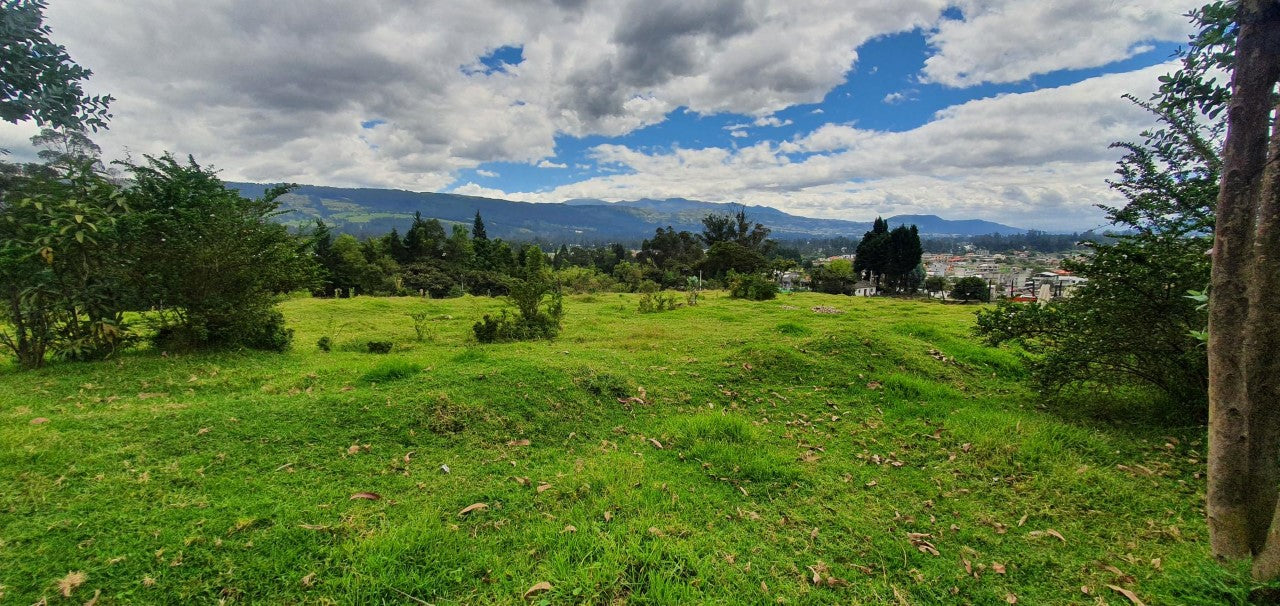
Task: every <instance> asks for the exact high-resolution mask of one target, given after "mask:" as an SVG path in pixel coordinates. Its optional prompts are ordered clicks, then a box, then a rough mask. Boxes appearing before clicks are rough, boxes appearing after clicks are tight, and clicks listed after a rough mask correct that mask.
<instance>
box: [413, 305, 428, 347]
mask: <svg viewBox="0 0 1280 606" xmlns="http://www.w3.org/2000/svg"><path fill="white" fill-rule="evenodd" d="M428 317H429V316H428V315H427V313H426V312H424V311H417V312H414V313H411V314H409V319H411V320H413V334H414V335H415V336H416V337H417V339H418V341H419V342H421V341H422V340H424V339H426V338H427V319H428Z"/></svg>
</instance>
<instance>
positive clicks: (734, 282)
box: [729, 273, 778, 301]
mask: <svg viewBox="0 0 1280 606" xmlns="http://www.w3.org/2000/svg"><path fill="white" fill-rule="evenodd" d="M729 296H730V297H733V298H735V299H747V300H750V301H767V300H769V299H772V298H774V297H777V296H778V285H777V284H776V283H774V281H773V280H769V279H767V278H765V277H764V276H761V275H759V274H736V273H731V274H730V275H729Z"/></svg>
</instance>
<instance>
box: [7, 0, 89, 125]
mask: <svg viewBox="0 0 1280 606" xmlns="http://www.w3.org/2000/svg"><path fill="white" fill-rule="evenodd" d="M47 5H48V3H47V2H45V0H0V119H3V120H5V121H6V122H12V123H15V124H16V123H18V122H23V121H26V120H35V122H36V124H38V125H40V126H53V127H59V128H61V127H65V128H71V129H76V130H79V129H83V128H89V129H92V130H94V131H96V130H98V129H99V128H106V126H107V120H109V119H110V118H111V115H110V114H108V113H107V106H108V105H110V103H111V101H113V99H112V98H111V96H110V95H98V96H91V95H88V94H86V93H85V92H84V86H83V82H84V81H85V80H88V79H89V76H91V75H93V72H92V71H90V70H88V69H85V68H84V67H81V66H79V65H76V64H75V62H73V61H72V60H71V57H70V56H69V55H67V49H66V48H65V47H63V46H62V45H61V44H55V43H54V42H53V41H51V40H50V39H49V34H50V29H49V26H48V25H45V23H44V9H45V7H46V6H47Z"/></svg>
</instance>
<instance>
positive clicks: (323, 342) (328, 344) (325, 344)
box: [316, 336, 333, 353]
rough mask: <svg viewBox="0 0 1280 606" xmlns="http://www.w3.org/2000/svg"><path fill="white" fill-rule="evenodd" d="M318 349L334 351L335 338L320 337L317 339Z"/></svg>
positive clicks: (326, 351) (327, 351)
mask: <svg viewBox="0 0 1280 606" xmlns="http://www.w3.org/2000/svg"><path fill="white" fill-rule="evenodd" d="M316 349H319V350H320V351H323V352H325V353H329V352H330V351H333V339H331V338H329V337H328V336H323V337H320V338H319V339H317V340H316Z"/></svg>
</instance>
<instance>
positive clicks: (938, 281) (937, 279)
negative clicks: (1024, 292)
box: [924, 276, 947, 298]
mask: <svg viewBox="0 0 1280 606" xmlns="http://www.w3.org/2000/svg"><path fill="white" fill-rule="evenodd" d="M924 291H925V292H927V293H929V295H930V296H932V295H933V293H936V292H940V293H942V294H943V297H944V298H945V297H946V293H947V279H946V278H944V277H942V276H929V277H927V278H925V279H924Z"/></svg>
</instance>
